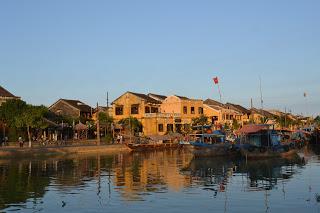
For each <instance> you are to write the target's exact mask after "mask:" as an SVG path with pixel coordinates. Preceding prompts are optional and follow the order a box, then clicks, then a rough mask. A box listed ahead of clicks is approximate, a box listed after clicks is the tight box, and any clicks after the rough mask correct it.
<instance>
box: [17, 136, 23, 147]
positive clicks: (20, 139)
mask: <svg viewBox="0 0 320 213" xmlns="http://www.w3.org/2000/svg"><path fill="white" fill-rule="evenodd" d="M18 141H19V146H20V147H21V148H22V147H23V139H22V137H21V136H19V139H18Z"/></svg>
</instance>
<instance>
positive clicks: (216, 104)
mask: <svg viewBox="0 0 320 213" xmlns="http://www.w3.org/2000/svg"><path fill="white" fill-rule="evenodd" d="M203 103H204V104H207V105H209V106H220V107H224V106H225V105H224V104H223V103H220V102H218V101H215V100H212V99H209V98H208V99H207V100H205V101H204V102H203Z"/></svg>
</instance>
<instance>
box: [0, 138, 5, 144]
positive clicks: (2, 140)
mask: <svg viewBox="0 0 320 213" xmlns="http://www.w3.org/2000/svg"><path fill="white" fill-rule="evenodd" d="M4 141H5V138H4V137H3V138H1V141H0V143H1V146H4V143H5V142H4Z"/></svg>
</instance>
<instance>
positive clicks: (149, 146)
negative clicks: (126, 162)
mask: <svg viewBox="0 0 320 213" xmlns="http://www.w3.org/2000/svg"><path fill="white" fill-rule="evenodd" d="M126 145H127V146H128V147H129V148H130V149H131V150H133V151H150V150H162V149H177V148H180V147H182V146H181V145H180V144H178V143H143V144H136V143H127V144H126Z"/></svg>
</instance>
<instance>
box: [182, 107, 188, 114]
mask: <svg viewBox="0 0 320 213" xmlns="http://www.w3.org/2000/svg"><path fill="white" fill-rule="evenodd" d="M183 114H188V107H186V106H184V107H183Z"/></svg>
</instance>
